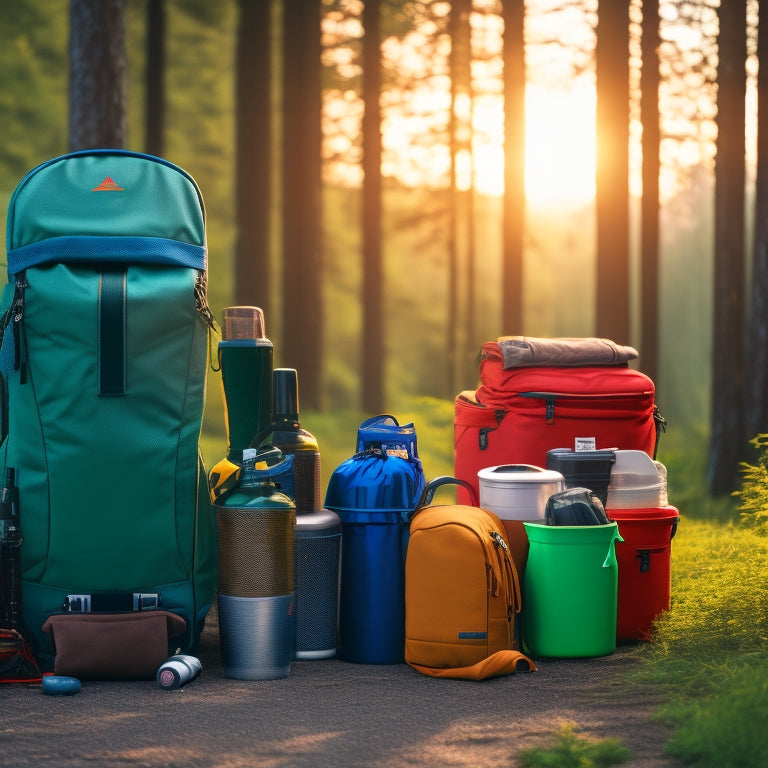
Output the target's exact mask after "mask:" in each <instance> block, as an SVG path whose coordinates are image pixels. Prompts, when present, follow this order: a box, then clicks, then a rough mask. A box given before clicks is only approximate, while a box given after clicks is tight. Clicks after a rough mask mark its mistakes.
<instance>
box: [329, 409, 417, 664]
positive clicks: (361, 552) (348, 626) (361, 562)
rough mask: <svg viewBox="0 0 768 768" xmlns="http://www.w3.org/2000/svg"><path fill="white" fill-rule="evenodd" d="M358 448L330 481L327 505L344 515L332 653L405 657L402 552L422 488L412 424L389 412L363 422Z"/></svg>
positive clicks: (368, 660)
mask: <svg viewBox="0 0 768 768" xmlns="http://www.w3.org/2000/svg"><path fill="white" fill-rule="evenodd" d="M357 447H358V451H359V452H358V453H356V454H355V455H354V456H353V457H352V458H350V459H347V460H346V461H344V462H342V464H340V465H339V466H338V467H337V468H336V470H335V471H334V473H333V475H332V476H331V478H330V481H329V483H328V490H327V493H326V499H325V507H326V508H327V509H330V510H332V511H334V512H336V513H337V514H338V516H339V517H340V518H341V523H342V547H341V587H340V599H339V649H338V652H337V656H338V658H340V659H342V660H343V661H351V662H357V663H363V664H398V663H401V662H403V661H404V659H405V554H406V550H407V548H408V536H409V525H410V518H411V515H412V514H413V512H414V510H415V509H416V506H417V505H418V502H419V499H420V497H421V494H422V492H423V490H424V486H425V480H424V472H423V469H422V466H421V461H420V460H419V458H418V457H417V456H416V436H415V431H414V429H413V425H412V424H409V425H405V426H403V427H401V426H400V425H398V423H397V421H396V420H395V419H394V418H393V417H391V416H381V417H375V418H374V419H369V420H367V421H366V422H364V423H363V424H362V425H361V429H360V431H359V432H358V446H357Z"/></svg>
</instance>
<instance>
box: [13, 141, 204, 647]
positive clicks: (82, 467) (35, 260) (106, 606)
mask: <svg viewBox="0 0 768 768" xmlns="http://www.w3.org/2000/svg"><path fill="white" fill-rule="evenodd" d="M6 251H7V267H8V284H7V285H6V287H5V290H4V293H3V297H2V304H1V305H0V312H1V313H2V326H0V330H2V337H1V339H2V346H1V347H0V374H1V375H0V384H1V385H2V386H1V389H2V410H3V412H2V444H0V471H1V472H2V475H0V477H4V478H6V485H7V484H9V483H11V482H13V483H14V485H15V487H14V488H13V489H6V491H5V492H6V495H8V494H12V497H13V498H14V499H15V500H17V504H18V518H19V523H20V527H21V529H22V535H23V543H22V545H21V547H20V577H21V605H20V609H19V611H20V617H21V623H22V627H23V632H24V634H25V635H26V637H27V638H28V639H29V640H30V641H31V642H32V645H33V647H34V648H35V650H36V651H37V652H38V656H39V658H40V660H41V661H42V662H45V661H46V660H47V661H48V662H50V661H51V660H52V659H53V657H54V653H55V648H54V645H53V642H52V640H51V638H50V637H49V636H48V634H46V633H44V632H42V631H41V628H42V626H43V624H44V623H45V622H46V621H47V620H48V618H49V617H51V616H56V615H59V614H66V615H68V616H71V615H73V614H78V615H79V614H83V615H84V614H86V613H89V612H90V615H93V614H94V613H101V612H103V613H109V614H114V615H115V616H117V617H118V618H119V617H120V616H122V615H131V614H133V615H134V616H135V612H137V611H145V610H147V611H148V610H158V609H162V610H164V611H167V612H171V613H173V614H176V615H178V616H180V617H182V618H183V619H184V622H185V628H184V631H183V633H182V634H181V635H179V636H176V637H174V638H172V640H173V642H172V644H171V645H170V646H169V650H174V649H175V648H179V649H181V651H182V652H188V651H190V650H191V649H192V648H194V646H195V644H196V642H197V640H198V639H199V635H200V632H201V630H202V626H203V622H204V620H205V616H206V614H207V612H208V609H209V606H210V604H211V601H212V599H213V595H214V592H215V587H216V575H217V574H216V567H217V560H216V538H215V537H216V532H215V518H214V517H213V511H212V507H211V505H210V500H209V496H208V492H207V487H206V476H205V471H204V468H203V466H202V461H201V458H200V452H199V437H200V431H201V426H202V418H203V406H204V401H205V386H206V373H207V368H208V361H209V357H208V350H209V332H210V330H211V329H212V328H214V327H215V321H214V319H213V316H212V314H211V311H210V309H209V308H208V305H207V301H206V281H207V245H206V236H205V212H204V207H203V200H202V197H201V194H200V191H199V189H198V187H197V185H196V184H195V182H194V180H193V179H192V178H191V177H190V176H189V175H188V174H187V173H185V172H184V171H183V170H181V169H180V168H178V167H177V166H175V165H173V164H171V163H169V162H166V161H165V160H162V159H160V158H157V157H151V156H148V155H141V154H137V153H132V152H126V151H121V150H91V151H83V152H75V153H72V154H68V155H65V156H63V157H59V158H56V159H53V160H51V161H49V162H46V163H43V164H42V165H40V166H38V167H37V168H35V169H34V170H32V171H31V172H30V173H28V174H27V176H26V177H24V179H22V181H21V182H20V183H19V185H18V187H17V188H16V190H15V192H14V194H13V196H12V197H11V200H10V204H9V207H8V221H7V237H6ZM169 640H170V638H169Z"/></svg>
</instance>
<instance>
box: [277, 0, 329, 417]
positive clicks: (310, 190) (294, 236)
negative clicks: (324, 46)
mask: <svg viewBox="0 0 768 768" xmlns="http://www.w3.org/2000/svg"><path fill="white" fill-rule="evenodd" d="M283 40H284V44H283V53H284V57H283V77H284V80H283V148H282V155H283V173H282V178H283V205H282V210H283V285H282V296H283V300H282V318H283V323H282V334H283V337H282V344H281V346H280V349H281V352H282V358H283V365H284V367H289V368H296V369H299V370H300V381H301V386H302V393H301V401H302V406H303V407H304V408H306V409H310V410H313V409H315V410H316V409H319V408H320V407H321V386H320V385H321V379H322V368H323V302H322V248H321V172H322V165H321V155H320V153H321V130H320V125H321V123H320V121H321V107H322V104H321V91H320V56H321V46H320V2H319V0H285V3H284V18H283Z"/></svg>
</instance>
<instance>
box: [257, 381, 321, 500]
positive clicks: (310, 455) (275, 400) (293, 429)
mask: <svg viewBox="0 0 768 768" xmlns="http://www.w3.org/2000/svg"><path fill="white" fill-rule="evenodd" d="M265 441H268V442H270V443H271V444H272V445H274V446H276V447H277V448H279V449H280V450H281V451H282V452H283V454H285V455H286V456H288V455H293V487H292V488H291V487H286V486H290V479H289V480H288V483H285V482H284V483H283V487H282V488H281V490H282V491H283V493H285V494H286V495H288V496H290V497H291V498H292V499H294V501H295V503H296V513H297V514H301V513H306V512H317V511H319V510H321V509H322V508H323V505H322V493H321V490H322V489H321V487H320V486H321V482H322V480H321V474H320V447H319V446H318V443H317V439H316V438H315V436H314V435H313V434H312V433H311V432H309V431H308V430H306V429H304V428H303V427H302V426H301V424H300V422H299V378H298V373H297V371H296V369H295V368H275V369H274V371H273V372H272V428H271V434H269V436H268V437H267V436H266V435H262V436H260V440H259V441H258V442H261V443H262V444H263V443H264V442H265ZM255 447H258V446H255Z"/></svg>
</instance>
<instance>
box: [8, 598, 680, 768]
mask: <svg viewBox="0 0 768 768" xmlns="http://www.w3.org/2000/svg"><path fill="white" fill-rule="evenodd" d="M198 655H199V657H200V659H201V661H202V663H203V673H202V674H201V676H200V677H198V678H197V679H196V680H195V681H193V682H192V683H190V684H189V685H187V686H186V687H185V688H183V689H181V690H176V691H166V690H162V689H161V688H159V686H158V685H157V684H156V683H155V682H153V681H146V682H132V683H120V682H84V683H83V686H82V690H81V691H80V693H78V694H76V695H74V696H47V695H44V694H43V693H42V690H41V687H40V686H19V685H16V686H3V687H0V703H1V704H2V713H3V714H2V719H0V754H1V755H2V757H3V763H4V764H5V765H13V766H15V767H16V768H22V767H23V766H35V767H36V768H40V766H47V765H48V766H55V767H56V768H75V767H77V768H84V767H85V766H89V767H93V766H97V767H98V768H123V767H128V766H131V767H132V768H144V766H152V767H153V768H154V767H155V766H158V767H159V766H164V767H165V768H169V767H173V766H179V768H181V767H182V766H183V767H185V768H194V767H196V766H200V767H201V768H202V767H203V766H205V768H287V767H291V768H372V767H373V766H386V767H387V768H390V767H391V768H401V767H402V768H405V767H406V766H434V767H435V768H438V767H439V768H454V767H456V768H458V767H461V768H464V767H466V768H469V767H470V766H472V768H477V766H483V767H484V768H497V767H498V768H501V767H502V766H504V767H505V768H513V767H514V766H515V765H516V760H515V756H516V755H517V754H518V752H519V751H520V749H521V748H523V747H526V746H532V745H536V744H540V743H542V741H543V740H545V739H546V737H547V736H548V735H549V734H551V733H552V732H553V731H556V730H557V729H558V727H559V725H560V724H561V723H573V724H575V726H576V727H577V732H578V733H580V734H582V735H584V736H588V737H594V738H607V737H612V738H617V739H620V740H621V741H622V743H624V744H625V745H626V746H627V747H629V748H630V749H631V750H632V753H633V758H632V760H631V761H630V762H628V763H625V766H626V768H673V766H677V765H678V763H676V762H675V761H673V760H671V759H670V758H668V757H665V756H664V743H665V741H666V740H667V738H668V736H669V731H668V729H667V727H666V726H665V724H664V723H661V722H656V721H654V720H652V719H651V714H652V711H653V709H654V708H655V707H656V705H657V704H658V703H659V702H658V700H656V699H655V698H654V694H653V692H652V691H649V690H644V689H643V688H640V687H637V686H634V687H633V686H629V685H628V684H627V683H626V682H625V680H624V678H625V677H626V673H627V672H628V671H629V670H631V668H632V666H633V665H634V664H636V663H637V660H636V657H635V653H634V650H633V648H632V647H631V646H620V647H619V648H618V649H617V650H616V652H615V653H613V654H611V655H609V656H604V657H600V658H592V659H548V660H547V659H537V660H536V662H537V665H538V667H539V669H538V671H536V672H518V673H516V674H515V675H511V676H507V677H503V678H496V679H493V680H486V681H483V682H467V681H460V680H437V679H433V678H429V677H426V676H424V675H421V674H420V673H418V672H416V671H415V670H413V669H411V668H410V667H409V666H407V665H406V664H393V665H368V664H351V663H347V662H344V661H340V660H338V659H324V660H318V661H294V662H293V664H292V665H291V670H290V674H289V675H288V676H287V677H285V678H282V679H280V680H267V681H243V680H231V679H228V678H226V677H224V674H223V670H222V667H221V660H220V653H219V638H218V625H217V621H216V612H215V609H213V610H212V611H211V614H210V616H209V621H208V624H207V626H206V629H205V631H204V633H203V636H202V640H201V644H200V649H199V654H198Z"/></svg>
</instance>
